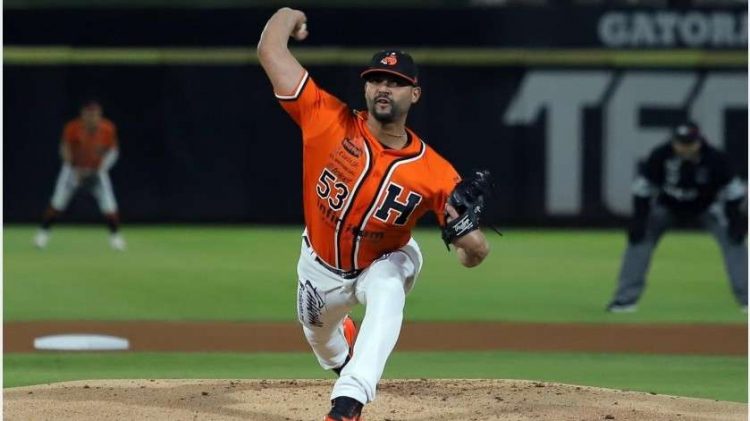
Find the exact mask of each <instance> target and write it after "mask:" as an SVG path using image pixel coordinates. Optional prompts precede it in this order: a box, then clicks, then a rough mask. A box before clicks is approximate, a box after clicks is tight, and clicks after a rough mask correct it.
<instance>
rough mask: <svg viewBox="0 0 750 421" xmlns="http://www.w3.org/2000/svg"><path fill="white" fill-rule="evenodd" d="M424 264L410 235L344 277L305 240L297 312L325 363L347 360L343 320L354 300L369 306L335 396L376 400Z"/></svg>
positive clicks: (328, 365) (329, 365) (330, 365)
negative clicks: (395, 247) (354, 274)
mask: <svg viewBox="0 0 750 421" xmlns="http://www.w3.org/2000/svg"><path fill="white" fill-rule="evenodd" d="M421 267H422V253H421V252H420V250H419V245H418V244H417V242H416V241H414V239H411V240H410V241H409V243H408V244H407V245H406V246H404V247H402V248H401V249H399V250H397V251H394V252H392V253H387V254H385V255H384V256H382V257H381V258H380V259H378V260H376V261H375V262H373V263H372V264H371V265H370V266H369V267H368V268H367V269H365V270H364V271H363V272H362V273H360V274H359V275H358V276H357V277H356V278H353V279H345V278H342V277H341V276H338V275H337V274H335V273H333V272H331V271H330V270H328V269H326V268H325V267H323V266H322V265H321V264H320V263H318V262H317V261H316V255H315V252H314V251H313V250H312V249H311V248H310V247H308V246H307V244H306V242H305V241H303V243H302V250H301V253H300V259H299V263H298V264H297V274H298V276H299V284H298V285H297V317H298V319H299V321H300V323H302V325H303V331H304V333H305V337H306V338H307V342H308V343H309V344H310V346H311V347H312V350H313V352H314V353H315V356H316V357H317V358H318V362H319V363H320V365H321V366H322V367H323V368H325V369H328V370H329V369H333V368H338V367H341V365H342V364H344V361H346V357H347V355H348V353H349V346H348V345H347V343H346V339H345V338H344V331H343V327H342V322H343V320H344V317H345V316H346V315H347V314H348V313H349V311H350V310H351V309H352V307H353V306H354V305H355V304H358V303H360V304H364V305H365V318H364V320H363V321H362V324H361V326H359V333H358V336H357V341H356V344H355V346H354V353H353V355H352V358H351V360H350V361H349V363H348V364H347V365H346V367H344V369H343V370H342V371H341V377H340V378H339V379H338V381H336V384H335V385H334V387H333V392H332V393H331V399H334V398H337V397H339V396H348V397H350V398H354V399H356V400H358V401H360V402H362V403H369V402H371V401H372V400H373V399H375V392H376V388H377V384H378V382H379V381H380V378H381V376H382V375H383V369H384V368H385V363H386V361H387V359H388V356H389V355H390V353H391V351H393V347H394V346H395V345H396V341H397V340H398V336H399V333H400V332H401V322H402V320H403V310H404V303H405V300H406V294H408V293H409V291H411V289H412V287H413V286H414V283H415V281H416V278H417V275H418V274H419V271H420V269H421Z"/></svg>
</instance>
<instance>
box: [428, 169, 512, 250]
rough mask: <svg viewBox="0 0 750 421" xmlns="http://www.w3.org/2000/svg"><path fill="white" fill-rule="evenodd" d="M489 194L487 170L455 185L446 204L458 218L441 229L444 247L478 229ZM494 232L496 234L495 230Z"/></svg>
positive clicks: (475, 172)
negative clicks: (452, 208) (456, 213)
mask: <svg viewBox="0 0 750 421" xmlns="http://www.w3.org/2000/svg"><path fill="white" fill-rule="evenodd" d="M491 193H492V178H491V176H490V172H489V171H487V170H481V171H479V170H477V171H474V172H473V173H472V174H471V176H469V177H466V178H464V179H463V180H461V182H460V183H458V184H457V185H456V187H455V188H454V189H453V192H451V195H450V196H449V197H448V203H449V204H450V205H451V206H453V207H454V208H455V209H456V212H458V214H459V216H458V217H457V218H456V219H454V220H452V221H450V222H448V223H446V224H445V226H444V227H443V229H442V231H443V235H442V237H443V241H444V242H445V245H446V247H447V246H448V245H449V244H450V243H452V242H453V240H455V239H457V238H461V237H463V236H464V235H466V234H468V233H470V232H472V231H474V230H476V229H479V219H480V217H481V215H482V212H483V211H484V207H485V203H486V200H487V198H488V197H489V196H490V194H491ZM493 229H495V228H494V227H493ZM495 231H496V232H497V230H496V229H495ZM498 234H499V232H498ZM501 235H502V234H501ZM449 249H450V247H449Z"/></svg>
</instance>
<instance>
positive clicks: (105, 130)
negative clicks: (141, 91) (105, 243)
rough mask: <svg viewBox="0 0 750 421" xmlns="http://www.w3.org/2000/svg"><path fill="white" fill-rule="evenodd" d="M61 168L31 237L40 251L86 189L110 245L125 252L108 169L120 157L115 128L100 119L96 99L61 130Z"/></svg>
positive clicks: (109, 122)
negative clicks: (69, 207) (47, 203)
mask: <svg viewBox="0 0 750 421" xmlns="http://www.w3.org/2000/svg"><path fill="white" fill-rule="evenodd" d="M60 156H61V158H62V167H61V168H60V173H59V175H58V176H57V182H56V183H55V191H54V193H53V194H52V198H51V200H50V205H49V207H48V208H47V210H46V212H45V213H44V217H43V219H42V224H41V227H40V229H39V231H38V232H37V234H36V236H35V237H34V244H35V245H36V246H37V247H39V248H44V247H46V246H47V244H48V242H49V239H50V229H51V228H52V225H53V224H54V223H55V222H56V220H57V218H58V217H59V215H60V214H61V213H62V212H64V211H65V209H66V208H67V207H68V204H69V203H70V200H71V199H72V198H73V195H74V194H75V193H76V192H77V191H78V190H87V191H88V192H90V193H91V194H92V195H93V196H94V198H96V201H97V203H98V204H99V209H100V210H101V212H102V214H103V215H104V218H105V219H106V221H107V226H108V227H109V231H110V246H111V247H112V248H113V249H115V250H125V246H126V245H125V240H124V238H123V237H122V235H120V233H119V225H120V223H119V215H118V213H117V201H116V200H115V195H114V191H113V190H112V182H111V181H110V178H109V170H110V169H111V168H112V166H114V164H115V162H116V161H117V158H118V156H119V149H118V139H117V129H116V127H115V125H114V123H112V122H111V121H110V120H108V119H106V118H104V117H103V116H102V106H101V104H100V103H99V102H98V101H97V100H87V101H85V102H84V103H83V105H82V107H81V113H80V116H79V117H78V118H75V119H73V120H71V121H69V122H68V123H67V124H66V125H65V128H64V129H63V135H62V140H61V142H60Z"/></svg>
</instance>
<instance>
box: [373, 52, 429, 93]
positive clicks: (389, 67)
mask: <svg viewBox="0 0 750 421" xmlns="http://www.w3.org/2000/svg"><path fill="white" fill-rule="evenodd" d="M372 73H390V74H392V75H396V76H398V77H400V78H401V79H404V80H406V81H407V82H409V84H411V85H414V86H416V85H417V84H418V83H417V82H418V79H417V76H418V71H417V65H416V64H414V59H412V58H411V56H410V55H409V54H407V53H405V52H403V51H400V50H383V51H379V52H377V53H375V55H373V56H372V60H370V65H369V66H368V67H367V68H366V69H365V70H364V71H363V72H362V74H360V76H361V77H362V78H364V77H365V76H367V75H369V74H372Z"/></svg>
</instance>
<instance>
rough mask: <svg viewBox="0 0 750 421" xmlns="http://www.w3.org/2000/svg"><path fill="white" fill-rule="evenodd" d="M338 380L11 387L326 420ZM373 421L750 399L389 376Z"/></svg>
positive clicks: (631, 412)
mask: <svg viewBox="0 0 750 421" xmlns="http://www.w3.org/2000/svg"><path fill="white" fill-rule="evenodd" d="M331 385H332V381H331V380H100V381H76V382H67V383H56V384H52V385H44V386H30V387H19V388H13V389H8V390H6V391H5V392H4V395H5V399H4V402H3V410H4V414H5V419H6V420H40V419H45V420H47V419H49V420H53V419H54V420H59V419H74V420H80V421H89V420H91V421H93V420H97V421H99V420H217V421H222V420H257V421H291V420H295V421H297V420H299V421H309V420H321V419H322V418H323V415H324V414H325V413H326V411H327V410H328V405H327V400H328V395H329V393H330V389H331ZM364 415H365V418H366V419H367V420H368V421H376V420H379V421H382V420H390V421H396V420H415V421H416V420H423V421H447V420H504V421H530V420H571V421H572V420H575V421H581V420H585V421H588V420H618V421H625V420H628V421H650V420H659V421H662V420H703V421H706V420H716V421H734V420H737V421H739V420H746V419H747V405H746V404H742V403H734V402H720V401H713V400H707V399H694V398H683V397H676V396H667V395H652V394H648V393H642V392H628V391H618V390H611V389H601V388H594V387H586V386H574V385H563V384H556V383H539V382H530V381H521V380H453V379H451V380H436V379H429V380H428V379H421V380H387V381H383V382H382V384H381V386H380V388H379V394H378V397H377V399H376V400H375V402H373V403H372V404H370V405H367V406H366V407H365V413H364Z"/></svg>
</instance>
